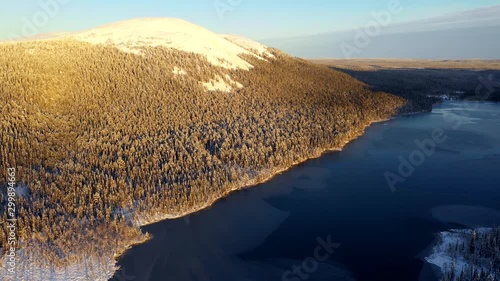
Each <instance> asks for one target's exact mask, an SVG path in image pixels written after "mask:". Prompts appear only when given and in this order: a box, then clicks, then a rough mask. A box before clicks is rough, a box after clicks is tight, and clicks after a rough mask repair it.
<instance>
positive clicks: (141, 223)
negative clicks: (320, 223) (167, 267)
mask: <svg viewBox="0 0 500 281" xmlns="http://www.w3.org/2000/svg"><path fill="white" fill-rule="evenodd" d="M397 116H400V114H395V115H393V116H392V117H390V118H386V119H379V120H374V121H370V122H369V123H368V124H366V125H365V126H363V127H362V128H361V129H360V130H359V132H358V133H357V134H355V136H354V137H353V138H351V139H350V140H348V141H346V142H345V143H344V144H343V145H342V146H341V147H333V148H329V149H324V150H321V151H320V152H318V153H316V154H313V155H312V156H309V157H307V158H304V159H302V160H300V161H296V162H294V163H293V164H292V165H290V166H289V167H286V168H278V169H276V170H275V171H273V172H271V173H270V174H269V175H268V176H266V177H265V178H264V179H262V180H260V181H257V182H252V183H249V184H243V185H241V186H240V187H235V188H232V189H230V190H228V191H226V192H224V193H222V194H221V195H218V196H214V197H213V198H212V199H211V200H209V201H208V202H207V203H206V204H204V205H202V206H198V207H195V208H192V209H190V210H187V211H185V212H182V213H178V214H166V215H162V216H159V217H155V218H149V219H143V220H140V221H138V222H137V224H138V225H139V227H140V228H143V227H145V226H148V225H152V224H155V223H159V222H162V221H167V220H175V219H180V218H183V217H186V216H189V215H192V214H195V213H198V212H201V211H203V210H206V209H209V208H210V207H212V206H213V205H214V204H215V203H217V202H218V201H219V200H221V199H224V198H227V197H228V196H230V195H231V194H232V193H233V192H237V191H240V190H245V189H249V188H252V187H255V186H257V185H260V184H263V183H266V182H268V181H270V180H272V179H273V178H275V177H276V176H278V175H280V174H282V173H284V172H286V171H288V170H291V169H293V168H294V167H296V166H297V165H300V164H302V163H304V162H307V161H309V160H313V159H318V158H320V157H322V156H323V155H325V154H328V153H334V152H339V151H342V149H343V148H344V147H346V146H347V145H349V144H350V143H352V142H353V141H355V140H356V139H358V138H360V137H362V136H363V135H364V134H365V132H366V129H368V128H369V127H370V126H372V125H374V124H378V123H384V122H387V121H390V120H392V119H394V118H396V117H397ZM150 239H153V237H152V236H150V235H148V237H147V238H146V239H144V240H143V241H140V242H134V243H132V244H130V245H127V246H126V247H125V248H124V249H123V251H119V252H117V253H114V254H113V258H114V259H115V267H116V268H117V270H116V271H115V273H116V272H118V271H119V270H120V268H119V267H118V266H117V263H118V261H119V259H120V258H122V257H123V256H124V255H126V254H127V251H128V250H130V249H131V248H132V247H134V246H138V245H141V244H144V243H147V242H148V241H149V240H150ZM111 278H113V276H111V277H109V278H108V279H107V280H109V279H111Z"/></svg>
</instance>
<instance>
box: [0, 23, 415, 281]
mask: <svg viewBox="0 0 500 281" xmlns="http://www.w3.org/2000/svg"><path fill="white" fill-rule="evenodd" d="M0 103H1V104H2V107H1V108H0V114H1V115H0V116H1V117H0V139H1V140H2V146H1V147H0V149H1V154H0V155H1V158H0V164H1V165H0V166H1V167H2V170H4V171H6V170H7V168H8V167H14V168H16V171H17V172H16V179H15V180H16V183H17V187H16V190H18V191H19V192H18V194H19V195H18V198H17V201H16V204H17V208H18V212H17V217H18V220H17V222H16V227H17V230H18V239H19V241H20V242H21V245H20V247H21V248H22V249H23V251H22V253H23V257H22V259H21V260H20V261H19V263H18V265H17V271H18V273H19V276H18V277H19V279H18V280H92V281H95V280H106V278H110V277H111V276H112V275H113V271H114V270H115V262H114V258H115V257H117V256H118V255H120V254H121V253H123V251H124V250H126V249H127V247H128V246H130V245H131V244H134V243H140V242H143V241H144V240H145V239H147V237H148V236H147V235H145V234H143V233H141V230H140V228H139V226H141V225H144V224H148V223H151V222H155V221H158V220H162V219H167V218H176V217H180V216H183V215H185V214H189V213H191V212H194V211H197V210H200V209H203V208H205V207H208V206H210V205H211V204H212V203H213V202H214V201H215V200H217V199H219V198H221V197H223V196H225V195H227V194H228V193H230V192H231V191H233V190H237V189H240V188H243V187H246V186H250V185H254V184H256V183H259V182H261V181H264V180H266V179H268V178H269V177H271V176H272V175H274V174H275V173H277V172H279V171H282V170H285V169H287V168H289V167H290V166H292V165H295V164H297V163H299V162H302V161H304V160H306V159H308V158H310V157H316V156H318V155H320V153H322V152H324V151H325V150H329V149H338V148H341V147H342V146H343V145H344V144H345V143H346V142H347V141H349V140H352V139H353V138H355V137H357V136H359V135H360V134H361V133H362V132H363V130H364V129H365V127H366V126H368V125H369V124H371V123H372V122H374V121H379V120H383V119H387V118H389V117H391V116H392V115H394V114H395V113H396V112H397V111H398V109H399V108H400V107H402V106H403V105H404V104H405V101H404V100H403V99H401V98H398V97H395V96H392V95H389V94H385V93H381V92H374V91H371V90H370V89H369V88H368V87H367V86H366V85H365V84H363V83H361V82H359V81H358V80H356V79H354V78H352V77H350V76H349V75H347V74H344V73H341V72H339V71H335V70H332V69H329V68H328V67H327V66H321V65H316V64H313V63H310V62H307V61H304V60H301V59H297V58H293V57H290V56H288V55H286V54H285V53H282V52H281V51H279V50H276V49H271V48H267V47H266V46H263V45H261V44H259V43H256V42H253V41H251V40H248V39H245V38H241V37H238V36H232V35H218V34H215V33H213V32H210V31H208V30H206V29H204V28H202V27H199V26H195V25H193V24H191V23H188V22H185V21H183V20H179V19H136V20H130V21H125V22H120V23H115V24H111V25H107V26H103V27H98V28H95V29H92V30H88V31H83V32H77V33H65V34H62V35H58V36H49V37H47V38H44V39H43V40H28V41H22V42H7V43H2V44H0ZM6 180H7V178H6V177H0V186H2V187H5V186H7V185H8V184H7V182H6ZM21 190H22V192H20V191H21ZM0 202H6V194H5V193H1V194H0ZM0 211H1V212H2V215H3V216H2V218H3V221H4V222H5V220H6V219H7V218H8V217H7V209H6V205H5V204H4V205H0ZM3 226H4V228H3V230H4V231H0V245H1V247H2V249H3V251H4V253H6V252H8V250H9V244H8V238H7V237H8V235H9V232H8V229H7V228H6V227H5V226H6V224H5V223H4V224H3ZM3 264H4V265H5V263H3ZM33 268H35V269H37V270H33ZM6 274H7V272H6V268H5V267H1V268H0V275H2V276H4V277H5V276H6Z"/></svg>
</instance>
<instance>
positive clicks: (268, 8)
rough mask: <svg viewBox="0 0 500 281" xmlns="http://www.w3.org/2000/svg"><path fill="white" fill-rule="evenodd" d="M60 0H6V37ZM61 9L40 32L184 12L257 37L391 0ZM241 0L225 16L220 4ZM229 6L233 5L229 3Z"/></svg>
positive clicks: (413, 16)
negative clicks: (43, 9) (49, 4)
mask: <svg viewBox="0 0 500 281" xmlns="http://www.w3.org/2000/svg"><path fill="white" fill-rule="evenodd" d="M51 1H58V0H0V5H2V7H1V11H2V15H1V17H0V39H5V38H7V37H8V34H9V33H10V34H12V33H14V34H21V35H22V33H23V31H22V30H23V28H24V27H25V21H26V20H29V21H31V22H33V19H32V18H33V16H34V15H36V14H37V12H39V11H41V10H42V8H41V6H40V3H42V2H43V3H46V2H51ZM60 1H62V0H60ZM64 1H66V2H68V3H67V4H64V5H61V7H60V10H59V12H57V13H56V14H55V15H54V16H52V17H50V20H49V21H48V22H47V24H43V25H39V27H38V28H37V30H38V31H39V33H48V32H60V31H77V30H84V29H87V28H90V27H94V26H98V25H101V24H105V23H110V22H114V21H119V20H124V19H130V18H136V17H178V18H183V19H185V20H188V21H190V22H193V23H195V24H198V25H202V26H204V27H206V28H208V29H210V30H212V31H215V32H218V33H233V34H238V35H243V36H247V37H249V38H253V39H256V40H259V39H266V38H279V37H291V36H301V35H308V34H317V33H323V32H329V31H338V30H345V29H351V28H355V27H358V26H363V25H364V24H366V22H367V21H369V20H370V19H371V16H370V12H372V11H380V10H383V9H386V8H387V5H388V3H389V2H390V1H391V0H352V1H344V0H295V1H294V0H288V1H286V0H215V1H214V0H108V1H103V0H64ZM400 1H401V4H402V6H403V7H404V11H403V12H402V13H400V14H398V15H395V16H394V18H393V23H397V22H405V21H413V20H418V19H425V18H431V17H436V16H442V15H445V14H450V13H455V12H458V11H463V10H469V9H474V8H479V7H486V6H492V5H497V4H500V0H475V1H471V0H400ZM221 3H225V4H226V5H231V4H230V3H236V5H234V7H231V9H230V10H227V11H226V12H225V13H224V16H223V17H220V14H221V13H220V12H219V13H218V12H217V11H216V9H215V8H214V4H219V7H223V5H224V4H222V5H221ZM226 7H229V6H226Z"/></svg>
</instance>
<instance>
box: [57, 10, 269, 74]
mask: <svg viewBox="0 0 500 281" xmlns="http://www.w3.org/2000/svg"><path fill="white" fill-rule="evenodd" d="M66 36H68V37H72V38H75V39H77V40H83V41H86V42H89V43H93V44H111V45H115V46H116V47H118V48H119V49H120V50H122V51H126V52H131V53H136V54H140V48H141V47H144V46H149V47H154V46H163V47H168V48H173V49H177V50H181V51H185V52H192V53H195V54H200V55H203V56H206V57H207V59H208V61H209V62H210V63H212V64H214V65H217V66H222V67H225V68H229V69H231V68H233V69H234V68H240V69H246V70H248V69H250V68H252V65H251V64H249V63H248V62H246V61H245V60H243V59H241V58H240V57H239V55H241V54H253V55H255V56H257V57H259V58H261V59H264V58H265V57H267V56H272V55H271V53H269V52H268V51H267V48H266V47H265V46H264V45H262V44H259V43H257V42H254V41H252V40H250V39H246V38H242V37H238V36H231V35H219V34H216V33H214V32H212V31H210V30H208V29H206V28H204V27H201V26H198V25H195V24H192V23H190V22H187V21H185V20H182V19H177V18H140V19H132V20H127V21H121V22H117V23H112V24H108V25H104V26H101V27H97V28H93V29H90V30H86V31H83V32H77V33H72V34H69V35H68V34H67V35H66Z"/></svg>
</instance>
